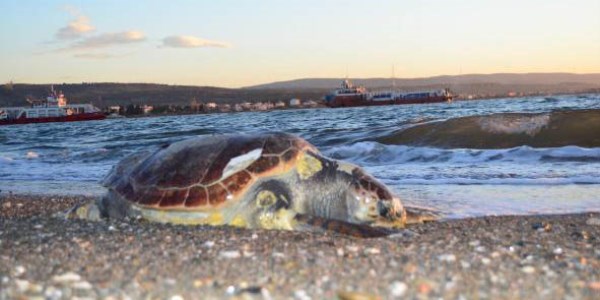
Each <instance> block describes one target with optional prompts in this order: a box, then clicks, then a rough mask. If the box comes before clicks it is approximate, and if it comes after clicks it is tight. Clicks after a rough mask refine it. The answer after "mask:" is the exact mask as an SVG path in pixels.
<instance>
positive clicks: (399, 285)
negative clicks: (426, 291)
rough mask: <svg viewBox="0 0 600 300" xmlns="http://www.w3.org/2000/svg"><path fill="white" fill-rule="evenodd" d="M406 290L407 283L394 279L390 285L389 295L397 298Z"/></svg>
mask: <svg viewBox="0 0 600 300" xmlns="http://www.w3.org/2000/svg"><path fill="white" fill-rule="evenodd" d="M407 290H408V285H406V283H404V282H402V281H394V282H392V284H391V285H390V295H391V296H392V297H395V298H399V297H402V296H404V294H406V291H407Z"/></svg>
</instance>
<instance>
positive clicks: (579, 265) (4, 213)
mask: <svg viewBox="0 0 600 300" xmlns="http://www.w3.org/2000/svg"><path fill="white" fill-rule="evenodd" d="M86 199H89V198H86V197H82V196H32V195H16V194H13V195H6V194H3V195H2V196H0V261H1V263H0V299H12V298H20V297H34V296H42V297H45V298H51V299H53V298H56V299H60V298H70V297H91V298H110V297H112V298H124V297H131V298H134V299H136V298H148V297H150V298H162V299H165V298H172V297H175V298H177V297H182V298H184V299H222V298H242V299H245V298H250V299H261V298H262V299H281V298H285V299H309V298H312V299H322V298H329V299H334V298H336V297H337V298H341V299H379V298H381V299H389V298H396V297H402V298H432V297H443V298H449V299H456V298H461V297H464V298H467V299H470V298H527V299H536V298H543V299H562V298H567V297H571V298H577V299H593V298H594V297H597V295H598V294H599V293H600V212H595V213H581V214H569V215H535V216H493V217H479V218H470V219H453V220H447V221H442V222H435V223H427V224H423V225H418V226H412V227H410V228H409V229H407V230H403V231H402V232H400V233H399V234H396V235H394V236H391V237H386V238H376V239H356V238H350V237H346V236H341V235H336V234H331V233H324V234H316V233H302V232H287V231H267V230H245V229H237V228H230V227H208V226H175V225H166V224H155V223H145V222H139V221H134V222H130V223H123V222H114V221H110V222H87V221H81V220H68V221H67V220H62V219H58V218H54V217H52V214H53V213H55V212H59V211H63V210H65V209H68V208H69V207H71V206H72V205H73V204H75V203H77V202H79V201H84V200H86ZM359 296H364V297H371V298H358V297H359Z"/></svg>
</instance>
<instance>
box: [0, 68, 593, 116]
mask: <svg viewBox="0 0 600 300" xmlns="http://www.w3.org/2000/svg"><path fill="white" fill-rule="evenodd" d="M352 81H353V82H354V83H355V84H358V85H364V86H366V87H368V88H370V89H385V88H390V87H391V86H392V79H390V78H368V79H360V78H356V79H352ZM394 82H395V86H396V88H398V89H402V90H407V91H410V90H419V89H438V88H446V87H447V88H450V89H451V90H452V92H453V93H455V94H456V95H458V96H459V98H467V97H471V96H472V97H473V98H486V97H501V96H506V95H507V94H508V93H516V94H517V95H519V94H524V95H529V94H552V93H580V92H600V74H569V73H531V74H489V75H480V74H472V75H460V76H436V77H429V78H414V79H405V78H398V79H395V80H394ZM339 84H340V78H306V79H297V80H291V81H282V82H275V83H269V84H262V85H257V86H252V87H247V88H242V89H226V88H218V87H203V86H178V85H164V84H143V83H81V84H55V85H54V87H55V89H58V90H62V91H63V92H64V93H65V95H66V97H67V98H68V99H69V101H70V102H71V103H93V104H94V105H96V106H98V107H101V108H105V107H108V106H111V105H129V104H150V105H157V104H161V105H189V104H190V103H191V102H192V101H197V102H202V103H206V102H217V103H239V102H245V101H249V102H258V101H263V102H264V101H271V102H275V101H279V100H284V101H287V100H289V99H291V98H300V99H305V100H306V99H313V100H320V99H322V98H323V95H325V94H326V93H328V92H329V91H331V90H332V89H334V88H336V87H338V86H339ZM49 90H50V85H49V84H5V85H2V86H0V107H3V106H22V105H27V102H26V101H25V99H26V98H27V97H32V98H38V99H41V98H44V97H46V96H47V94H48V91H49Z"/></svg>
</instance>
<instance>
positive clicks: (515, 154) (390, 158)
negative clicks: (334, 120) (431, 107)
mask: <svg viewBox="0 0 600 300" xmlns="http://www.w3.org/2000/svg"><path fill="white" fill-rule="evenodd" d="M325 154H327V155H328V156H331V157H333V158H336V159H346V160H352V161H354V162H357V163H359V164H362V165H386V164H399V163H423V162H428V163H456V164H472V163H482V162H486V163H489V162H539V161H544V160H554V161H567V162H568V161H589V162H600V148H583V147H578V146H565V147H557V148H532V147H529V146H520V147H515V148H510V149H488V150H486V149H440V148H431V147H411V146H402V145H384V144H379V143H376V142H359V143H355V144H352V145H344V146H338V147H333V148H331V149H328V150H326V151H325Z"/></svg>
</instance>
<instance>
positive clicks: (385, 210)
mask: <svg viewBox="0 0 600 300" xmlns="http://www.w3.org/2000/svg"><path fill="white" fill-rule="evenodd" d="M340 164H341V165H340V167H342V168H343V167H344V164H346V163H343V162H342V163H340ZM348 167H354V168H353V169H352V170H351V179H350V180H351V182H350V186H349V188H348V192H347V193H346V205H347V209H348V216H349V221H351V222H353V223H361V224H362V223H366V224H370V225H372V226H378V227H393V228H402V227H404V225H405V224H406V211H405V209H404V207H403V205H402V203H401V202H400V199H399V198H398V197H396V196H394V194H393V193H392V192H391V191H390V189H389V188H388V187H387V186H385V185H384V184H383V183H381V182H379V181H378V180H377V179H375V178H373V177H372V176H370V175H369V174H367V173H366V172H365V171H364V170H363V169H361V168H360V167H357V166H353V165H348Z"/></svg>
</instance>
